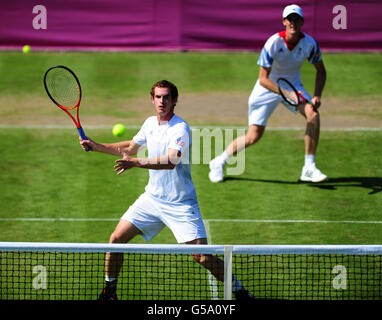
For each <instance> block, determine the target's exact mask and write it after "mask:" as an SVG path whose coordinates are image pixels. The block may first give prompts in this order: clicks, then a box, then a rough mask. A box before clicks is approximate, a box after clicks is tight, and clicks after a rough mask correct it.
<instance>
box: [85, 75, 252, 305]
mask: <svg viewBox="0 0 382 320" xmlns="http://www.w3.org/2000/svg"><path fill="white" fill-rule="evenodd" d="M151 99H152V103H153V105H154V107H155V111H156V116H152V117H149V118H148V119H147V120H146V121H145V122H144V124H143V125H142V127H141V129H140V130H139V132H138V133H137V134H136V135H135V136H134V138H133V139H132V140H130V141H124V142H118V143H113V144H100V143H96V142H95V141H92V140H91V139H88V140H82V139H81V138H80V143H81V145H82V147H83V149H84V150H88V149H89V148H91V149H92V151H97V152H103V153H108V154H112V155H116V156H122V159H119V160H116V161H115V163H116V164H115V166H114V168H115V171H116V172H117V174H118V175H120V174H122V173H123V172H125V171H126V170H129V169H131V168H134V167H137V168H144V169H149V182H148V184H147V186H146V190H145V192H144V193H143V194H142V195H141V196H140V197H139V198H138V199H137V200H136V201H135V202H134V204H132V205H131V206H130V207H129V209H128V210H127V211H126V213H125V214H124V215H123V216H122V218H121V220H120V221H119V223H118V225H117V227H116V229H115V231H114V232H113V233H112V235H111V237H110V243H127V242H129V241H130V240H131V239H133V238H134V237H135V236H136V235H138V234H141V235H142V236H143V238H144V239H145V240H147V241H150V240H151V239H152V238H153V237H155V236H156V235H157V234H158V233H159V232H160V231H161V230H162V229H163V228H164V227H165V226H167V227H169V228H170V230H171V231H172V233H173V234H174V236H175V238H176V240H177V241H178V243H187V244H207V237H206V231H205V227H204V224H203V220H202V217H201V214H200V211H199V205H198V201H197V198H196V192H195V187H194V183H193V181H192V178H191V170H190V169H191V166H190V158H191V157H190V151H191V132H190V128H189V126H188V124H187V123H186V122H185V121H184V120H183V119H181V118H180V117H178V116H177V115H175V114H174V108H175V105H176V103H177V101H178V90H177V88H176V86H175V85H174V84H172V83H171V82H169V81H166V80H162V81H159V82H157V83H155V84H154V85H153V87H152V89H151ZM143 146H146V147H147V151H148V158H137V157H134V158H133V157H131V156H132V155H136V154H137V153H138V151H139V149H140V148H142V147H143ZM193 257H194V259H195V260H196V261H197V262H199V263H200V264H201V265H202V266H203V267H205V268H207V269H208V270H210V271H211V273H212V274H213V275H214V276H215V277H216V278H217V279H218V280H220V281H223V279H224V262H223V261H222V260H220V259H219V258H217V257H216V256H213V255H206V254H200V255H196V254H195V255H193ZM122 264H123V254H121V253H108V254H107V255H106V262H105V267H106V284H105V288H104V289H103V291H102V293H101V295H100V296H99V299H100V300H115V299H117V296H116V288H117V281H118V275H119V272H120V269H121V267H122ZM232 288H233V293H234V294H235V296H236V299H251V298H253V297H252V295H251V294H250V293H249V292H248V291H247V290H246V289H245V288H244V287H243V285H242V284H241V283H240V281H239V280H238V279H236V277H233V283H232Z"/></svg>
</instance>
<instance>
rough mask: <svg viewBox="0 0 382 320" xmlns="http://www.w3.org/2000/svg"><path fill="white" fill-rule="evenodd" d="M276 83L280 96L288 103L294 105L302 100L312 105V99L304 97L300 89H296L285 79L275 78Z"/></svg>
mask: <svg viewBox="0 0 382 320" xmlns="http://www.w3.org/2000/svg"><path fill="white" fill-rule="evenodd" d="M277 85H278V87H279V93H280V95H281V97H282V98H283V100H284V101H285V102H286V103H288V104H289V105H291V106H293V107H296V106H298V105H299V104H300V103H302V102H307V103H310V104H311V105H312V106H313V107H314V104H313V103H312V101H310V100H309V99H307V98H305V97H304V96H303V95H302V94H301V92H300V91H297V89H296V88H295V87H294V86H293V85H292V84H291V83H290V82H289V81H288V80H287V79H285V78H279V79H277Z"/></svg>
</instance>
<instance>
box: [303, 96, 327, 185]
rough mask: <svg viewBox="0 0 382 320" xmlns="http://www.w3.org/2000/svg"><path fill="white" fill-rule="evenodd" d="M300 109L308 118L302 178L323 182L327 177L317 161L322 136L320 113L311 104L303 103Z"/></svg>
mask: <svg viewBox="0 0 382 320" xmlns="http://www.w3.org/2000/svg"><path fill="white" fill-rule="evenodd" d="M298 111H299V112H300V113H301V114H302V115H303V116H304V117H305V119H306V131H305V162H304V167H303V169H302V173H301V178H300V179H301V180H302V181H308V182H321V181H324V180H326V179H327V176H326V175H325V174H323V173H322V172H321V171H320V170H319V169H318V168H317V167H316V163H315V157H316V151H317V146H318V141H319V137H320V114H319V112H318V111H317V110H315V109H314V108H313V107H312V106H311V105H310V104H308V103H307V104H305V105H301V106H299V107H298Z"/></svg>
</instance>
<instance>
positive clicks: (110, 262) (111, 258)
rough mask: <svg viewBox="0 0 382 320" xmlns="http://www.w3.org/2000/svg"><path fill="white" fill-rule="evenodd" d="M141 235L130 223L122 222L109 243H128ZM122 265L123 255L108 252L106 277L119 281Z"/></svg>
mask: <svg viewBox="0 0 382 320" xmlns="http://www.w3.org/2000/svg"><path fill="white" fill-rule="evenodd" d="M140 233H141V231H140V230H139V229H138V228H137V227H136V226H134V225H133V224H132V223H131V222H130V221H127V220H120V221H119V223H118V225H117V227H116V228H115V230H114V232H113V233H112V234H111V236H110V240H109V243H127V242H129V241H130V240H131V239H133V238H134V237H135V236H136V235H138V234H140ZM122 264H123V254H122V253H118V252H115V253H111V252H107V253H106V260H105V271H106V277H107V278H109V279H112V280H113V279H117V278H118V275H119V271H120V270H121V267H122Z"/></svg>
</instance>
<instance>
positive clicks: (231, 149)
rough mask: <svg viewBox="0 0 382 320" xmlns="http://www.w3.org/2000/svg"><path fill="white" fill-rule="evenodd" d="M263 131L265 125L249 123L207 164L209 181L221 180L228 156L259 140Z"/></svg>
mask: <svg viewBox="0 0 382 320" xmlns="http://www.w3.org/2000/svg"><path fill="white" fill-rule="evenodd" d="M264 131H265V126H259V125H250V126H249V127H248V131H247V133H246V134H245V135H243V136H240V137H238V138H236V139H235V140H233V141H232V142H231V143H230V144H229V145H228V147H227V148H226V149H225V151H224V152H223V153H222V154H221V155H219V156H217V157H216V158H215V159H213V160H212V161H211V162H210V164H209V166H210V173H209V175H208V176H209V178H210V180H211V182H221V181H223V179H224V173H223V170H224V166H225V164H226V162H227V160H228V159H229V158H230V157H233V156H234V155H236V154H237V153H239V152H240V151H242V150H243V149H245V148H248V147H249V146H251V145H253V144H255V143H256V142H257V141H259V140H260V139H261V137H262V136H263V134H264Z"/></svg>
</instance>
